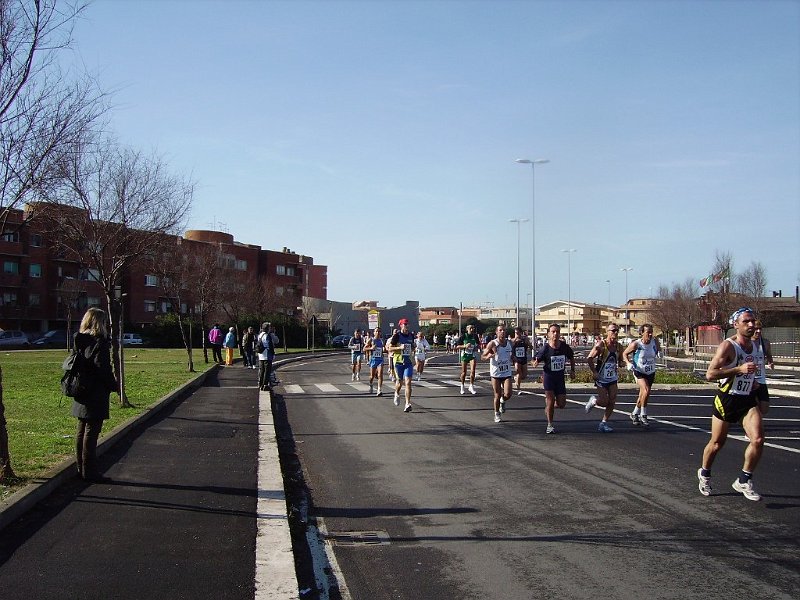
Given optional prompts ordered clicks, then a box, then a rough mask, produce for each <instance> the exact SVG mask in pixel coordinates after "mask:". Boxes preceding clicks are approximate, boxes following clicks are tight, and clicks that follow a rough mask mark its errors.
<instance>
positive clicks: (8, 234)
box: [0, 231, 19, 242]
mask: <svg viewBox="0 0 800 600" xmlns="http://www.w3.org/2000/svg"><path fill="white" fill-rule="evenodd" d="M0 237H2V239H3V241H4V242H18V241H19V231H4V232H3V235H2V236H0Z"/></svg>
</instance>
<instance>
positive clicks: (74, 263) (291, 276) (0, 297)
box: [0, 210, 327, 333]
mask: <svg viewBox="0 0 800 600" xmlns="http://www.w3.org/2000/svg"><path fill="white" fill-rule="evenodd" d="M23 217H24V214H23V212H22V211H20V210H11V211H9V214H8V219H7V221H6V225H5V228H4V230H3V232H2V233H0V261H2V263H3V270H2V273H0V328H3V329H20V330H22V331H25V332H28V333H35V332H43V331H47V330H48V329H64V328H66V325H67V322H68V321H71V322H72V323H73V325H75V324H76V323H77V322H78V321H79V320H80V318H81V317H82V315H83V313H84V311H85V310H86V308H88V307H90V306H104V305H105V294H104V291H103V289H102V287H101V286H100V284H99V283H97V273H96V272H93V269H91V268H89V267H88V266H87V265H84V264H81V263H80V261H79V260H77V259H76V258H75V257H72V256H69V253H67V252H64V251H56V250H54V248H55V246H56V244H54V243H53V240H52V239H48V236H49V235H50V234H48V233H46V232H45V231H43V230H41V229H40V228H39V227H38V226H37V222H36V220H34V221H31V222H30V223H26V222H25V221H24V218H23ZM167 238H168V239H167V242H168V243H174V244H175V246H176V248H177V247H178V246H183V248H184V249H185V248H186V247H187V246H188V247H189V249H190V252H192V251H195V252H197V253H199V252H201V251H202V250H204V249H208V248H213V249H214V251H215V252H217V253H218V254H217V255H218V259H217V267H219V268H220V269H221V273H222V275H221V276H222V277H224V276H225V275H224V274H225V273H226V272H227V273H230V274H232V275H234V274H235V275H238V276H240V277H238V280H239V281H252V282H263V283H265V284H266V287H267V288H268V289H270V290H271V292H272V293H273V294H274V298H275V299H276V302H280V303H281V305H284V306H286V307H290V309H292V310H296V307H298V306H300V304H301V301H302V298H303V297H304V296H313V297H317V298H323V299H324V298H326V297H327V267H325V266H323V265H315V264H314V260H313V258H311V257H310V256H304V255H302V254H298V253H296V252H293V251H292V250H290V249H288V248H283V249H282V250H281V251H274V250H264V249H262V247H261V246H258V245H255V244H246V243H241V242H237V241H236V240H235V239H234V237H233V236H232V235H231V234H229V233H225V232H220V231H205V230H193V231H187V232H186V233H185V235H183V236H167ZM192 249H194V250H192ZM232 279H233V278H232ZM119 293H121V294H125V296H124V299H125V300H124V304H123V310H124V315H123V318H124V320H125V323H126V326H131V327H142V326H146V325H148V324H152V323H153V322H155V319H156V317H158V316H159V315H161V314H165V313H168V312H171V311H172V304H171V302H170V301H169V298H167V297H166V296H165V295H164V292H163V290H162V287H161V285H160V282H159V279H158V275H157V274H156V273H153V272H151V271H149V270H148V267H147V264H146V261H141V262H139V263H136V264H133V265H131V266H130V268H129V269H128V270H127V271H126V272H125V273H123V275H122V277H121V280H120V289H119ZM189 308H190V307H187V306H185V305H184V306H183V307H181V310H189Z"/></svg>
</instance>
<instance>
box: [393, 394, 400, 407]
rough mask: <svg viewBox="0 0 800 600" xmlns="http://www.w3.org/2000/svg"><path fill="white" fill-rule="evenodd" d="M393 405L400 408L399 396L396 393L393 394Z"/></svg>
mask: <svg viewBox="0 0 800 600" xmlns="http://www.w3.org/2000/svg"><path fill="white" fill-rule="evenodd" d="M394 405H395V406H400V394H398V393H397V392H395V393H394Z"/></svg>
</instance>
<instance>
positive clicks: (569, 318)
mask: <svg viewBox="0 0 800 600" xmlns="http://www.w3.org/2000/svg"><path fill="white" fill-rule="evenodd" d="M562 252H566V253H567V331H568V332H569V336H570V338H572V269H571V264H570V263H571V260H570V258H571V257H572V253H573V252H577V250H576V249H575V248H570V249H569V250H562Z"/></svg>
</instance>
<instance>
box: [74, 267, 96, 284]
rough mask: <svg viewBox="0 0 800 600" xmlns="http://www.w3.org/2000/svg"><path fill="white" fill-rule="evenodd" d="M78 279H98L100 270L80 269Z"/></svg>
mask: <svg viewBox="0 0 800 600" xmlns="http://www.w3.org/2000/svg"><path fill="white" fill-rule="evenodd" d="M78 279H80V280H81V281H96V282H99V281H100V271H98V270H97V269H82V270H81V272H80V275H79V276H78Z"/></svg>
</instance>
